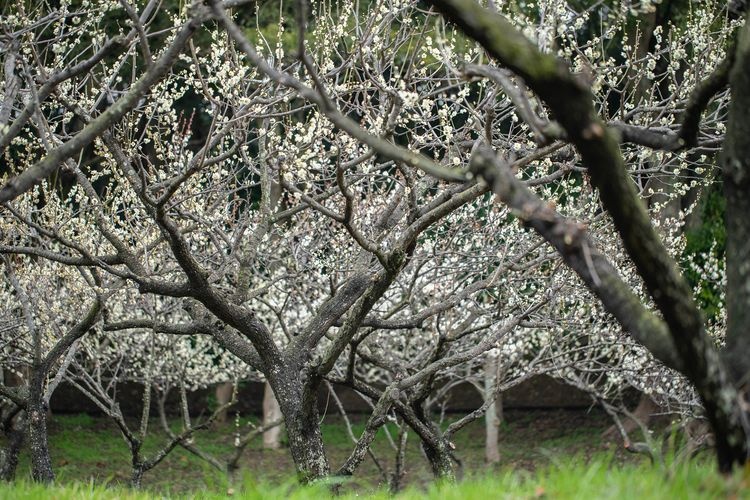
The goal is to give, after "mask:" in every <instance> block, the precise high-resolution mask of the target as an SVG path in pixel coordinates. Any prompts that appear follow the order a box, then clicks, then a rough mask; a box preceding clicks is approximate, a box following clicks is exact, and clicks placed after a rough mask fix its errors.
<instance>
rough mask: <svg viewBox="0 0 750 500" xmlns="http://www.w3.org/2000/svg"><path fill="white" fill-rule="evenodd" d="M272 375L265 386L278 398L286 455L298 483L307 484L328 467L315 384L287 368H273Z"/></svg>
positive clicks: (325, 475) (329, 471)
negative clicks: (286, 444)
mask: <svg viewBox="0 0 750 500" xmlns="http://www.w3.org/2000/svg"><path fill="white" fill-rule="evenodd" d="M282 371H283V373H280V372H282ZM274 375H275V376H274V377H273V378H270V377H269V383H270V384H271V386H272V388H273V392H274V394H276V395H278V397H277V401H278V403H279V406H280V409H281V413H282V415H283V416H284V424H285V426H286V432H287V437H288V439H289V452H290V453H291V455H292V460H294V465H295V466H296V468H297V474H298V475H299V480H300V482H302V483H309V482H313V481H316V480H318V479H322V478H324V477H327V476H328V475H330V473H331V467H330V465H329V463H328V457H326V453H325V447H324V446H323V435H322V434H321V432H320V415H319V413H318V398H317V395H318V392H317V389H318V386H319V383H314V382H310V381H304V375H302V374H301V373H300V370H299V369H297V368H292V367H290V366H288V365H287V366H284V367H283V368H280V369H277V370H276V373H274ZM300 378H302V379H303V380H300Z"/></svg>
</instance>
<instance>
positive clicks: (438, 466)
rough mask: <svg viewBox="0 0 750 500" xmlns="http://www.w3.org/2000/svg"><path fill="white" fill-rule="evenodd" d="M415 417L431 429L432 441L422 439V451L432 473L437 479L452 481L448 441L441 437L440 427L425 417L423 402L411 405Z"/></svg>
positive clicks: (454, 473)
mask: <svg viewBox="0 0 750 500" xmlns="http://www.w3.org/2000/svg"><path fill="white" fill-rule="evenodd" d="M412 409H413V410H414V414H415V415H416V417H417V418H418V419H419V420H420V421H421V422H422V423H423V424H424V425H425V426H426V427H427V428H429V429H432V437H433V441H434V442H435V443H436V444H433V443H430V442H428V441H427V440H425V439H422V451H424V455H425V457H426V458H427V461H428V462H429V463H430V467H431V468H432V474H433V475H434V476H435V479H437V480H439V481H449V482H454V481H455V480H456V471H455V470H454V469H453V459H452V457H451V454H450V450H449V449H448V443H447V442H446V440H445V439H443V436H442V433H441V432H440V429H439V428H438V427H437V426H436V425H435V424H433V422H432V421H431V420H430V419H429V418H428V417H427V412H426V411H425V408H424V404H423V403H415V404H414V405H413V406H412Z"/></svg>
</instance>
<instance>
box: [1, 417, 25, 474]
mask: <svg viewBox="0 0 750 500" xmlns="http://www.w3.org/2000/svg"><path fill="white" fill-rule="evenodd" d="M23 418H24V417H23V415H22V414H19V415H16V416H15V417H13V418H11V420H10V421H9V422H7V424H6V428H5V429H4V434H5V439H6V441H7V447H6V448H5V450H4V451H3V453H2V462H1V463H0V481H12V480H13V479H14V478H15V477H16V469H17V468H18V455H19V454H20V453H21V448H22V447H23V442H24V438H25V437H26V431H25V429H24V422H23Z"/></svg>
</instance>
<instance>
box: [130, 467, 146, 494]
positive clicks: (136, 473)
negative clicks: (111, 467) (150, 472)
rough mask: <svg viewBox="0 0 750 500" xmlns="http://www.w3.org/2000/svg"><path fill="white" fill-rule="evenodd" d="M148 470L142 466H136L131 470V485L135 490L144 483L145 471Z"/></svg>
mask: <svg viewBox="0 0 750 500" xmlns="http://www.w3.org/2000/svg"><path fill="white" fill-rule="evenodd" d="M144 472H146V471H145V470H143V467H140V466H134V467H133V469H132V470H131V471H130V487H131V488H133V489H134V490H138V489H140V488H141V484H142V483H143V473H144Z"/></svg>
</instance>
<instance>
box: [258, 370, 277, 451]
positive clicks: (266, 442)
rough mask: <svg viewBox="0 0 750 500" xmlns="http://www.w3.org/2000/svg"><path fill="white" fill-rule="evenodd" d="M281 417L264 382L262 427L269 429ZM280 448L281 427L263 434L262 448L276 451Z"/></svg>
mask: <svg viewBox="0 0 750 500" xmlns="http://www.w3.org/2000/svg"><path fill="white" fill-rule="evenodd" d="M281 417H282V415H281V407H280V406H279V402H278V401H277V400H276V396H275V395H274V393H273V388H271V384H269V383H268V382H266V383H265V384H264V386H263V427H269V426H271V425H272V424H273V423H274V422H276V421H278V420H279V419H280V418H281ZM280 447H281V426H280V425H277V426H275V427H270V428H269V429H268V430H267V431H266V432H264V433H263V448H264V449H266V450H278V449H279V448H280Z"/></svg>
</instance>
